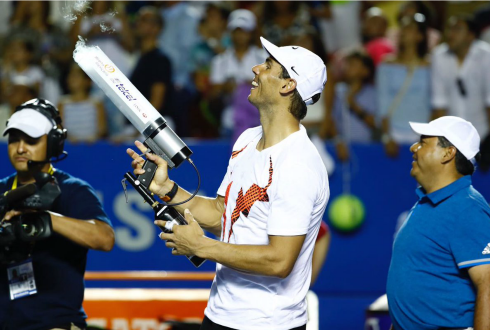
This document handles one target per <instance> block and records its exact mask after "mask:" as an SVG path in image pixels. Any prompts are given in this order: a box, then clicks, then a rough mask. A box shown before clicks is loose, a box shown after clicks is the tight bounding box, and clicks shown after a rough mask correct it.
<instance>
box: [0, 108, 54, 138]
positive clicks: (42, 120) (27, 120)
mask: <svg viewBox="0 0 490 330" xmlns="http://www.w3.org/2000/svg"><path fill="white" fill-rule="evenodd" d="M53 127H54V126H53V123H52V122H51V121H50V120H49V119H48V118H47V117H46V116H45V115H43V114H42V113H40V112H39V111H36V110H33V109H22V110H20V111H17V112H14V114H13V115H12V116H11V117H10V118H9V120H8V122H7V128H5V130H4V131H3V135H4V136H5V135H6V134H7V133H8V131H9V130H11V129H18V130H19V131H22V132H24V133H25V134H27V135H29V136H30V137H33V138H35V139H37V138H39V137H41V136H43V135H44V134H48V133H49V132H50V131H51V130H52V129H53Z"/></svg>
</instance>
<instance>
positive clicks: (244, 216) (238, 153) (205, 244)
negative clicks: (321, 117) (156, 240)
mask: <svg viewBox="0 0 490 330" xmlns="http://www.w3.org/2000/svg"><path fill="white" fill-rule="evenodd" d="M261 41H262V46H263V47H264V49H265V50H266V51H267V52H268V54H269V57H268V58H267V60H266V61H265V62H264V63H262V64H259V65H256V66H254V67H253V68H252V71H253V73H254V76H255V78H254V79H253V81H252V88H251V90H250V95H249V96H248V99H249V101H250V102H251V103H252V104H253V105H254V106H255V107H256V108H257V109H258V111H259V114H260V122H261V126H258V127H255V128H251V129H248V130H247V131H245V132H244V133H243V134H242V135H241V136H240V137H239V138H238V140H237V142H236V144H235V146H234V148H233V150H234V151H233V153H232V155H231V158H230V162H229V166H228V170H227V173H226V175H225V177H224V179H223V182H222V183H221V186H220V188H219V189H218V196H217V197H215V198H206V197H200V196H196V197H195V198H194V199H192V200H191V201H189V202H187V203H185V204H182V205H180V206H176V209H177V210H178V211H179V212H181V213H182V214H184V215H185V218H186V220H187V221H188V222H189V225H188V226H174V227H173V234H163V233H162V234H161V235H160V238H161V239H162V240H165V241H167V243H166V246H167V247H169V248H173V249H174V250H173V251H172V253H173V254H176V255H196V256H199V257H202V258H205V259H209V260H212V261H215V262H217V266H216V277H215V279H214V282H213V285H212V288H211V294H210V298H209V302H208V306H207V308H206V310H205V318H204V320H203V324H202V326H201V329H202V330H210V329H251V330H259V329H260V330H263V329H268V330H288V329H295V330H296V329H298V330H299V329H305V328H306V322H307V314H306V302H305V297H306V293H307V291H308V287H309V284H310V278H311V259H312V254H313V248H314V244H315V238H316V236H317V234H318V230H319V228H320V223H321V218H322V215H323V213H324V211H325V207H326V205H327V201H328V198H329V194H330V192H329V187H328V176H327V172H326V170H325V166H324V165H323V163H322V160H321V158H320V156H319V155H318V152H317V150H316V148H315V146H314V145H313V144H312V143H311V141H310V140H309V139H308V136H307V134H306V131H305V129H304V127H303V126H302V125H300V120H301V119H302V118H304V116H305V115H306V110H307V108H306V106H307V105H308V104H313V103H315V102H316V101H318V99H319V98H320V94H321V91H322V90H323V87H324V85H325V83H326V80H327V76H326V68H325V65H324V63H323V61H322V60H321V59H320V57H318V56H317V55H315V54H313V53H312V52H310V51H308V50H306V49H304V48H302V47H298V46H287V47H280V48H279V47H277V46H275V45H273V44H271V43H270V42H269V41H267V40H266V39H264V38H261ZM136 146H137V147H138V148H139V149H140V150H141V151H143V152H144V151H145V149H146V148H145V147H144V146H143V145H142V144H141V143H139V142H137V143H136ZM128 154H129V155H130V156H131V157H132V158H133V159H134V160H133V163H132V165H133V167H134V168H135V171H134V173H135V174H137V175H139V174H142V173H143V172H144V171H143V170H142V169H141V165H142V163H143V159H142V158H141V157H140V156H138V154H137V153H136V152H134V151H133V150H128ZM147 157H148V159H150V160H151V161H154V162H156V163H157V164H158V170H157V172H156V174H155V178H154V179H153V181H152V183H151V185H150V190H151V191H152V192H153V193H155V194H158V196H161V198H165V199H166V200H171V202H172V203H175V202H180V201H184V200H185V199H187V198H188V197H189V196H190V194H189V193H188V192H186V191H185V190H183V189H182V188H178V186H177V185H176V183H175V182H173V181H171V180H170V179H169V178H168V176H167V163H166V162H165V161H164V160H163V159H161V158H159V157H157V156H155V155H153V154H149V155H147ZM191 212H192V214H194V215H195V218H194V216H193V215H192V214H191ZM155 224H157V225H158V226H165V225H166V223H165V222H164V221H155ZM199 225H200V226H202V227H203V228H204V229H206V230H208V231H210V232H212V233H214V234H215V235H216V236H217V237H219V238H220V240H219V241H218V240H213V239H209V238H207V237H206V236H204V233H203V231H202V229H201V227H200V226H199Z"/></svg>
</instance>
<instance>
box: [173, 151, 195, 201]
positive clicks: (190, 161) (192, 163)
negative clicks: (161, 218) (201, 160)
mask: <svg viewBox="0 0 490 330" xmlns="http://www.w3.org/2000/svg"><path fill="white" fill-rule="evenodd" d="M187 160H188V161H189V163H191V165H192V166H193V167H194V169H195V170H196V173H197V189H196V191H194V193H193V194H192V195H191V197H189V198H187V199H186V200H185V201H183V202H178V203H174V204H167V206H177V205H181V204H185V203H187V202H188V201H190V200H191V199H193V198H194V197H195V196H196V195H197V193H198V192H199V188H201V175H200V174H199V171H198V169H197V167H196V165H194V162H193V161H192V160H191V159H190V158H187Z"/></svg>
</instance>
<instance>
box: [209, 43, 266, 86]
mask: <svg viewBox="0 0 490 330" xmlns="http://www.w3.org/2000/svg"><path fill="white" fill-rule="evenodd" d="M266 58H267V53H266V52H265V50H263V49H262V48H258V47H257V46H250V47H249V48H248V50H247V52H246V53H245V55H244V56H243V57H242V59H241V60H239V59H238V58H237V57H236V55H235V50H234V49H233V48H229V49H227V50H226V51H225V52H224V53H222V54H219V55H216V56H215V57H214V58H213V60H212V62H211V73H210V77H209V80H210V81H211V83H212V84H224V83H225V82H226V81H228V80H234V81H235V83H236V84H241V83H244V82H248V83H250V84H251V83H252V80H253V79H254V73H253V72H252V68H253V67H254V66H256V65H257V64H261V63H264V61H265V59H266Z"/></svg>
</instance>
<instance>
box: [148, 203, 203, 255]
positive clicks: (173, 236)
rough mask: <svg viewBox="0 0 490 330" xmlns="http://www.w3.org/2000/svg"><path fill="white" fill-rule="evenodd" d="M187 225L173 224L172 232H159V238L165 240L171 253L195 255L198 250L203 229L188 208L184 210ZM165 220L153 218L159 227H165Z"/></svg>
mask: <svg viewBox="0 0 490 330" xmlns="http://www.w3.org/2000/svg"><path fill="white" fill-rule="evenodd" d="M184 216H185V220H186V221H187V223H188V225H187V226H185V225H184V226H179V225H174V226H173V228H172V231H173V233H170V234H166V233H160V235H159V237H160V239H162V240H164V241H167V242H166V243H165V245H166V246H167V247H168V248H171V249H173V250H172V254H173V255H186V256H192V255H197V252H198V251H199V247H200V242H201V240H202V238H203V237H205V236H204V231H203V230H202V229H201V227H200V226H199V224H198V223H197V221H196V220H194V217H193V216H192V214H191V212H190V211H189V210H187V209H186V210H185V212H184ZM166 223H167V221H162V220H155V225H157V226H159V227H162V228H163V227H165V224H166Z"/></svg>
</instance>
